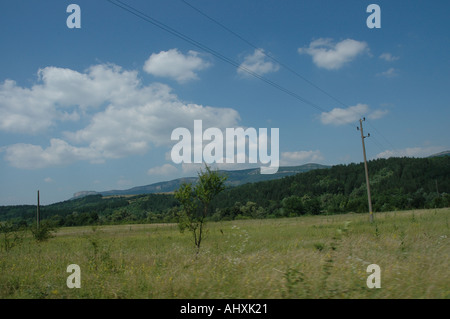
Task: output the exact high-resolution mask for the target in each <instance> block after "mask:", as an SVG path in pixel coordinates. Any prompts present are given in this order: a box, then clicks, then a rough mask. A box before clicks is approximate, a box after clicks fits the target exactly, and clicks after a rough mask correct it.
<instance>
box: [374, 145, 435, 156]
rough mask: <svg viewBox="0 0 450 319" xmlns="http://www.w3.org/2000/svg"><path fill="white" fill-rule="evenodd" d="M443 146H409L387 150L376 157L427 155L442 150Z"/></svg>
mask: <svg viewBox="0 0 450 319" xmlns="http://www.w3.org/2000/svg"><path fill="white" fill-rule="evenodd" d="M442 149H443V148H442V147H439V146H427V147H407V148H404V149H397V150H386V151H384V152H381V153H379V154H377V156H376V158H389V157H427V156H430V155H433V154H435V153H438V152H441V151H442Z"/></svg>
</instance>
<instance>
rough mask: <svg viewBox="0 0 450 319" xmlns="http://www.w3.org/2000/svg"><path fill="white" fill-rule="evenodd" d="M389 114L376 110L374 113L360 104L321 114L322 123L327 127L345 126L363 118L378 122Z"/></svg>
mask: <svg viewBox="0 0 450 319" xmlns="http://www.w3.org/2000/svg"><path fill="white" fill-rule="evenodd" d="M387 113H388V111H387V110H375V111H373V112H372V111H371V110H370V108H369V106H368V105H367V104H360V103H358V104H357V105H354V106H350V107H348V108H346V109H343V108H334V109H332V110H331V111H330V112H322V113H321V114H320V121H321V122H322V124H325V125H328V124H332V125H344V124H349V123H353V122H356V121H359V119H360V118H361V117H363V116H365V117H367V118H369V119H371V120H376V119H379V118H381V117H383V116H384V115H386V114H387Z"/></svg>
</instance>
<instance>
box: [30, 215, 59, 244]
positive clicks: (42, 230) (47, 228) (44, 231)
mask: <svg viewBox="0 0 450 319" xmlns="http://www.w3.org/2000/svg"><path fill="white" fill-rule="evenodd" d="M30 230H31V233H32V234H33V237H34V239H36V241H39V242H41V241H46V240H48V239H50V238H52V237H54V235H53V232H55V231H56V230H57V227H56V225H54V223H52V222H50V221H48V220H45V221H43V222H41V223H39V226H38V225H37V224H34V225H33V226H31V229H30Z"/></svg>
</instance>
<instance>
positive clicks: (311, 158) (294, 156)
mask: <svg viewBox="0 0 450 319" xmlns="http://www.w3.org/2000/svg"><path fill="white" fill-rule="evenodd" d="M323 160H324V157H323V156H322V153H321V152H320V151H319V150H316V151H297V152H282V153H281V160H280V163H281V165H282V166H296V165H302V164H306V163H311V162H314V163H317V162H321V161H323Z"/></svg>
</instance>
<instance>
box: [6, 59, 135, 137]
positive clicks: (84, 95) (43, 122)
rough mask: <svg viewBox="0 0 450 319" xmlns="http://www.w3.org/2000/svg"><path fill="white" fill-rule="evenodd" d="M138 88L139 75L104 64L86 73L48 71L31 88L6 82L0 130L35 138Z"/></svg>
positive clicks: (10, 81)
mask: <svg viewBox="0 0 450 319" xmlns="http://www.w3.org/2000/svg"><path fill="white" fill-rule="evenodd" d="M137 85H139V80H138V78H137V72H135V71H124V70H122V69H121V68H120V67H118V66H116V65H108V64H101V65H95V66H92V67H90V68H89V69H87V70H86V71H85V72H84V73H79V72H77V71H74V70H70V69H64V68H56V67H46V68H43V69H40V70H39V71H38V83H37V84H35V85H33V86H32V87H31V88H30V89H29V88H22V87H19V86H17V84H16V82H14V81H12V80H6V81H5V82H4V83H2V84H0V111H1V113H2V116H1V117H0V130H2V131H6V132H12V133H25V134H36V133H39V132H42V131H45V130H47V129H49V128H50V127H52V126H54V125H55V123H56V122H58V121H67V120H70V121H78V120H79V119H80V113H83V112H85V111H86V110H87V109H88V108H98V107H100V106H101V105H102V104H104V103H106V102H107V101H120V100H121V99H123V98H124V97H127V96H128V94H129V92H130V91H132V90H135V88H136V86H137Z"/></svg>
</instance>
